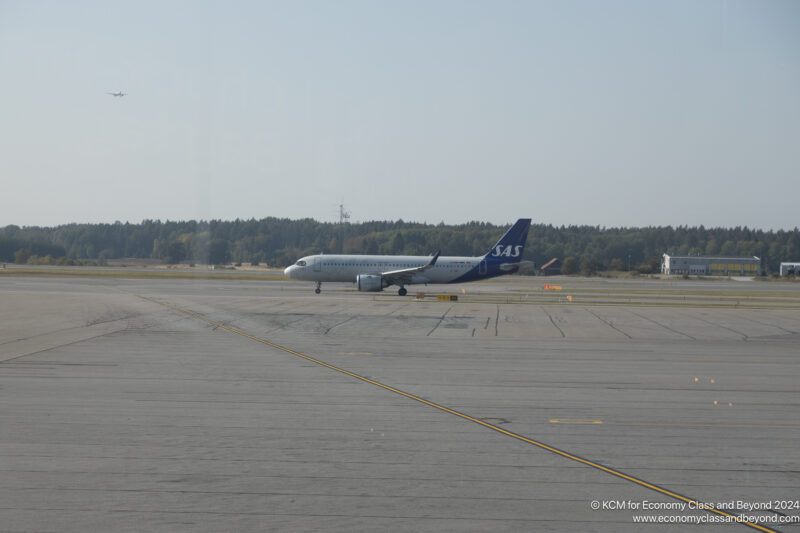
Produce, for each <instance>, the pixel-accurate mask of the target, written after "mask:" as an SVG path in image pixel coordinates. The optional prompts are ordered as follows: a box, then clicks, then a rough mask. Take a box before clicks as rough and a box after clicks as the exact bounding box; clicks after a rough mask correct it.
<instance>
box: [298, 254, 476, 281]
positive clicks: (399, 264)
mask: <svg viewBox="0 0 800 533" xmlns="http://www.w3.org/2000/svg"><path fill="white" fill-rule="evenodd" d="M430 260H431V258H430V256H414V255H310V256H306V257H303V258H301V259H300V260H299V261H297V263H295V264H294V265H292V266H290V267H287V268H286V270H284V274H286V275H287V276H288V277H290V278H292V279H298V280H305V281H319V282H329V281H346V282H355V281H356V276H358V275H360V274H375V275H381V274H384V273H386V272H391V271H396V270H404V269H408V268H415V267H420V266H423V265H426V264H427V263H428V262H429V261H430ZM483 260H484V258H483V257H439V259H438V260H437V261H436V264H435V265H433V266H432V267H431V268H429V269H427V270H425V271H424V272H421V273H419V274H415V275H414V276H412V278H411V281H410V283H409V284H416V283H451V282H453V281H454V280H456V279H458V278H460V277H462V276H464V275H465V274H467V273H469V272H470V271H471V270H473V269H475V268H476V267H479V265H480V264H481V262H483ZM484 266H485V265H484Z"/></svg>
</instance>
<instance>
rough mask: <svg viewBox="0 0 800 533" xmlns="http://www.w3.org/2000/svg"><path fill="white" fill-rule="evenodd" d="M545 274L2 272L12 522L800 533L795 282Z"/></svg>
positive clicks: (799, 307) (0, 512) (0, 456)
mask: <svg viewBox="0 0 800 533" xmlns="http://www.w3.org/2000/svg"><path fill="white" fill-rule="evenodd" d="M558 283H560V284H562V285H563V287H562V290H561V291H558V293H557V294H556V293H555V292H553V293H551V292H548V291H544V290H543V289H542V279H541V278H519V277H513V278H503V279H501V280H497V281H494V282H487V283H477V284H468V285H464V286H463V287H462V286H458V287H451V286H443V287H427V288H424V290H426V291H431V292H432V293H433V292H436V291H438V292H442V291H446V292H448V293H450V294H457V295H459V297H460V298H459V300H458V301H437V300H435V299H433V298H430V297H426V298H424V299H422V300H416V299H414V298H411V297H405V298H401V297H398V296H396V295H395V294H394V293H393V292H386V293H380V294H371V293H358V292H356V291H354V290H353V289H352V288H351V286H348V285H344V284H330V285H327V286H323V292H322V294H320V295H315V294H314V293H313V292H312V291H311V286H310V285H309V284H303V283H295V282H288V281H286V282H277V281H263V282H262V281H239V280H219V281H217V280H197V281H192V280H154V279H142V280H126V279H102V280H100V279H98V280H95V279H61V278H45V279H34V278H26V277H13V278H8V277H0V317H1V318H2V320H0V531H85V530H90V529H91V530H98V531H375V530H390V531H641V530H643V529H647V530H655V531H687V530H690V531H712V530H713V531H720V530H723V529H724V530H728V529H732V530H744V529H745V528H748V527H750V529H753V528H755V529H758V528H762V529H760V530H762V531H763V530H770V529H774V528H776V527H777V526H780V530H782V531H793V530H798V531H800V524H795V525H785V524H784V525H781V523H780V520H783V521H787V520H790V519H792V517H796V516H798V514H799V513H800V510H798V509H797V507H796V506H797V505H798V504H797V503H796V502H797V499H798V498H800V491H799V490H798V488H800V477H798V472H800V451H799V449H798V446H797V442H798V440H800V439H799V437H800V409H798V407H800V405H798V404H800V394H798V393H800V385H799V384H798V383H800V382H799V381H798V378H800V288H797V285H796V284H776V283H736V282H728V283H725V282H702V281H701V282H673V281H663V282H655V281H620V282H607V281H603V280H572V279H562V280H559V281H558ZM462 289H463V292H462ZM412 292H413V291H412ZM567 293H570V295H572V294H574V295H577V296H575V297H574V299H573V301H572V302H568V301H567V300H566V299H565V296H566V295H567ZM684 297H685V298H684ZM627 300H630V303H629V302H628V301H627ZM263 341H268V342H269V343H273V344H272V345H270V344H265V342H263ZM275 345H277V346H279V347H282V348H285V349H281V348H279V347H276V346H275ZM286 349H288V350H291V351H292V352H294V353H291V352H289V351H286ZM303 356H306V357H308V358H306V357H303ZM325 365H329V366H325ZM342 371H347V372H349V374H348V373H344V372H342ZM682 498H683V499H682ZM687 500H689V501H700V502H705V503H712V504H714V505H716V506H718V507H720V508H721V509H722V510H723V514H716V513H712V512H709V511H704V510H697V509H690V507H691V506H690V505H689V504H688V503H687ZM593 502H597V505H599V506H600V509H597V510H595V509H593V508H592V506H593ZM728 504H731V505H730V506H729V505H728ZM747 505H756V506H761V507H765V506H769V507H773V509H772V510H766V511H752V512H746V510H747V509H746V506H747ZM681 506H683V507H682V508H681ZM779 506H783V507H786V508H783V509H774V508H776V507H779ZM612 507H615V508H612ZM646 507H650V509H647V508H646ZM658 507H665V508H662V509H658ZM775 511H778V512H777V513H776V512H775ZM727 514H732V515H737V516H741V517H744V518H745V519H748V520H750V519H752V524H751V526H748V525H746V524H736V523H727V524H725V525H719V524H711V523H709V521H711V520H729V517H727V516H726V515H727ZM781 516H784V518H781ZM641 517H645V518H644V519H650V520H661V521H662V522H664V523H661V524H650V525H647V526H644V525H642V524H641V523H636V522H635V520H640V519H642V518H641ZM647 517H649V518H647ZM690 521H696V522H702V523H700V524H693V523H691V522H690Z"/></svg>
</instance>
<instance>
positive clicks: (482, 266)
mask: <svg viewBox="0 0 800 533" xmlns="http://www.w3.org/2000/svg"><path fill="white" fill-rule="evenodd" d="M530 227H531V219H529V218H520V219H519V220H517V221H516V223H514V225H513V226H511V229H509V230H508V231H507V232H506V233H505V235H503V236H502V237H500V240H499V241H497V243H496V244H495V245H494V246H492V248H491V249H490V250H489V251H488V252H486V254H485V255H483V256H478V257H445V256H440V255H439V252H438V251H437V252H436V253H435V254H433V255H431V256H410V255H324V254H321V255H308V256H306V257H302V258H300V259H299V260H298V261H297V262H296V263H295V264H293V265H291V266H288V267H286V270H284V271H283V273H284V275H286V276H287V277H289V278H291V279H297V280H304V281H315V282H316V289H314V292H316V293H317V294H319V293H320V291H321V287H322V282H323V281H324V282H329V281H345V282H346V281H350V282H355V284H356V287H357V288H358V290H359V291H370V292H377V291H382V290H383V289H385V288H386V287H389V286H390V285H396V286H398V287H399V289H398V291H397V294H399V295H400V296H405V295H406V294H407V293H408V291H407V290H406V288H405V286H406V285H416V284H420V283H424V284H428V283H464V282H467V281H476V280H480V279H489V278H494V277H497V276H502V275H504V274H511V273H513V272H516V271H518V270H519V268H520V267H522V266H528V265H531V264H533V263H531V262H530V261H522V260H521V259H522V254H523V251H524V250H525V240H526V239H527V238H528V230H529V229H530Z"/></svg>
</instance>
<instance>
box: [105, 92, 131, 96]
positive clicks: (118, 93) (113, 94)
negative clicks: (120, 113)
mask: <svg viewBox="0 0 800 533" xmlns="http://www.w3.org/2000/svg"><path fill="white" fill-rule="evenodd" d="M108 94H110V95H111V96H125V95H126V94H127V93H124V92H122V91H117V92H115V93H108Z"/></svg>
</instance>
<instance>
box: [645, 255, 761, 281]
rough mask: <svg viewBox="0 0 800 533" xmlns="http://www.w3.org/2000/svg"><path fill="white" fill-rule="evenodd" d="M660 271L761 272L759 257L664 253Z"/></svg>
mask: <svg viewBox="0 0 800 533" xmlns="http://www.w3.org/2000/svg"><path fill="white" fill-rule="evenodd" d="M661 273H662V274H669V275H683V274H687V275H692V276H758V275H759V274H761V258H759V257H755V256H753V257H712V256H702V255H669V254H664V256H663V258H662V260H661Z"/></svg>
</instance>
